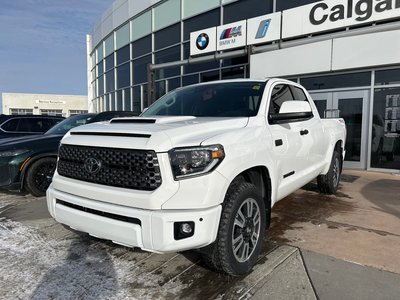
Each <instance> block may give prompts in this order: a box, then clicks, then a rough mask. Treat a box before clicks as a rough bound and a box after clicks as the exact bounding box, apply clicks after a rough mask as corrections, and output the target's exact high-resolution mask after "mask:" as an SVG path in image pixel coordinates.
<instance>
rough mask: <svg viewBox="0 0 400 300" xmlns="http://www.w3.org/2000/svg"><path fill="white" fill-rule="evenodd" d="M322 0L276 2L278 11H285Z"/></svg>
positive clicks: (285, 0)
mask: <svg viewBox="0 0 400 300" xmlns="http://www.w3.org/2000/svg"><path fill="white" fill-rule="evenodd" d="M318 1H321V0H290V1H288V0H276V11H281V10H285V9H290V8H293V7H298V6H302V5H307V4H310V3H314V2H318Z"/></svg>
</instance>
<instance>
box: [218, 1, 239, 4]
mask: <svg viewBox="0 0 400 300" xmlns="http://www.w3.org/2000/svg"><path fill="white" fill-rule="evenodd" d="M235 1H239V0H222V4H223V5H225V4H228V3H232V2H235Z"/></svg>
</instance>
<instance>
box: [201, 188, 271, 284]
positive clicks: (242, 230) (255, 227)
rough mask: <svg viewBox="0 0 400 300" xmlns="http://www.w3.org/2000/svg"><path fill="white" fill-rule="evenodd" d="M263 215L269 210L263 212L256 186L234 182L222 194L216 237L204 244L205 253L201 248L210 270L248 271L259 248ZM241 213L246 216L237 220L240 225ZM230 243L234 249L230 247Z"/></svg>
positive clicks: (225, 271) (254, 261)
mask: <svg viewBox="0 0 400 300" xmlns="http://www.w3.org/2000/svg"><path fill="white" fill-rule="evenodd" d="M239 210H240V211H241V212H240V213H241V214H242V215H240V213H239ZM248 211H251V212H250V213H249V212H248ZM246 212H247V214H246ZM257 212H258V213H259V216H258V215H257ZM245 214H246V215H245ZM249 214H250V216H249ZM267 215H268V217H269V210H268V214H267V213H266V210H265V204H264V201H263V199H262V197H261V194H260V192H259V191H258V190H257V188H256V187H255V186H254V185H253V184H251V183H248V182H244V181H239V182H234V183H233V184H232V185H231V186H230V187H229V189H228V192H227V194H226V196H225V201H224V204H223V208H222V213H221V219H220V224H219V229H218V235H217V239H216V241H215V242H214V243H213V244H212V245H210V246H208V247H207V251H206V253H204V252H203V259H204V261H205V263H206V264H207V265H208V266H209V267H211V268H212V269H213V270H217V271H220V272H222V273H225V274H228V275H231V276H240V275H244V274H246V273H248V272H249V271H250V270H251V268H252V267H253V266H254V265H255V263H256V262H257V258H258V256H259V254H260V251H261V247H262V242H263V237H264V232H265V224H266V218H267ZM241 216H244V217H247V218H245V220H244V222H242V223H241V224H242V225H243V226H242V227H241V226H239V225H238V223H240V220H239V219H242V220H243V218H242V217H241ZM237 218H239V219H237ZM254 220H255V221H254ZM235 221H236V223H235ZM257 234H258V236H257ZM256 236H257V237H256ZM252 237H253V239H252ZM234 240H236V242H235V241H234ZM234 245H235V246H236V249H237V251H234V248H233V246H234ZM240 245H242V246H240ZM246 249H248V250H246ZM239 256H240V257H239Z"/></svg>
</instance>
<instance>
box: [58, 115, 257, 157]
mask: <svg viewBox="0 0 400 300" xmlns="http://www.w3.org/2000/svg"><path fill="white" fill-rule="evenodd" d="M248 120H249V118H248V117H240V118H206V117H190V116H189V117H169V116H166V117H161V116H160V117H156V118H141V117H138V118H119V119H113V120H111V121H110V122H103V123H94V124H89V125H84V126H80V127H77V128H74V129H72V130H71V131H70V132H69V133H68V134H67V135H66V136H65V137H64V139H63V140H62V143H63V144H75V145H82V146H95V147H114V148H129V149H143V150H147V149H149V150H155V151H156V152H167V151H169V150H171V149H172V148H177V147H186V146H198V145H201V143H202V142H203V141H204V140H206V139H209V138H211V137H213V136H216V135H220V134H223V133H225V132H231V131H235V130H237V129H239V128H243V127H246V126H247V124H248Z"/></svg>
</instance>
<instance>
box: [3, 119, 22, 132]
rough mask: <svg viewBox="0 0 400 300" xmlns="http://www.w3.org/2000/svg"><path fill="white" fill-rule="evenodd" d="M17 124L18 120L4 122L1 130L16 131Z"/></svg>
mask: <svg viewBox="0 0 400 300" xmlns="http://www.w3.org/2000/svg"><path fill="white" fill-rule="evenodd" d="M18 123H19V119H11V120H9V121H7V122H5V123H4V124H3V125H2V126H1V129H3V130H4V131H17V129H18Z"/></svg>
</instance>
